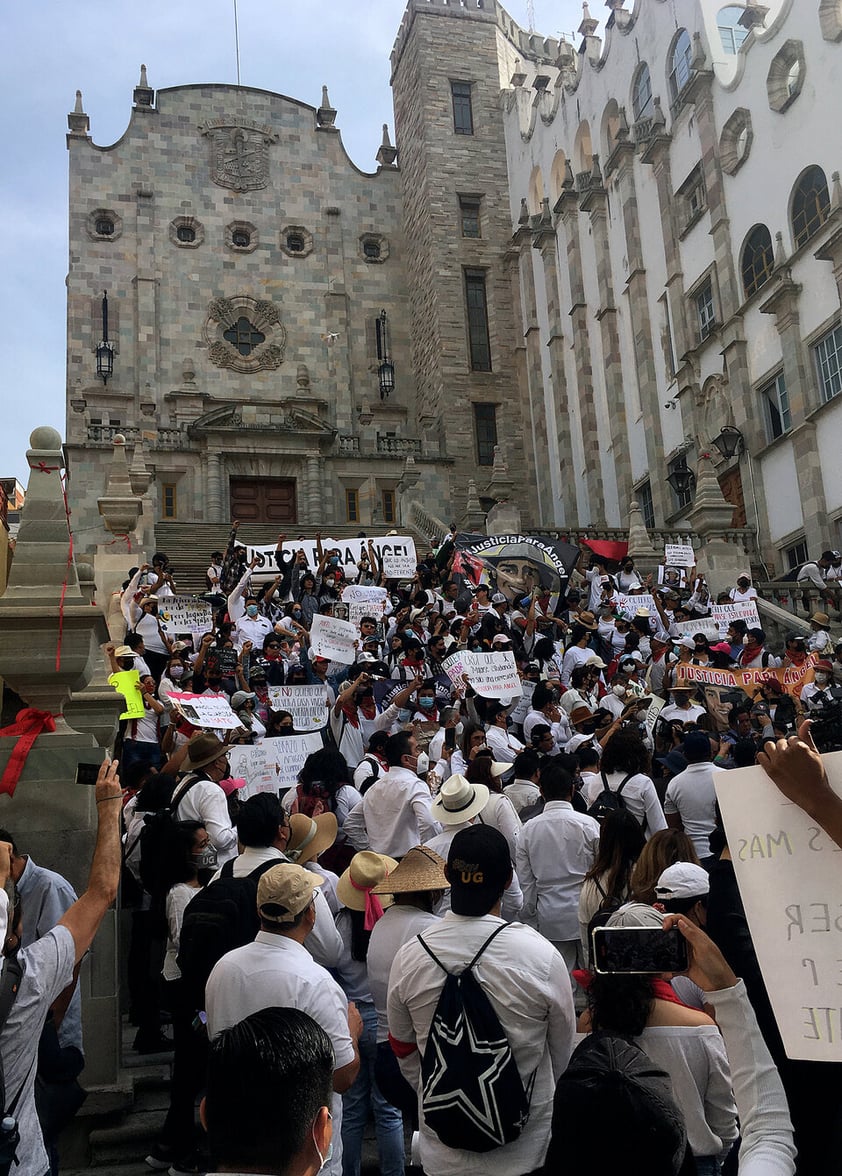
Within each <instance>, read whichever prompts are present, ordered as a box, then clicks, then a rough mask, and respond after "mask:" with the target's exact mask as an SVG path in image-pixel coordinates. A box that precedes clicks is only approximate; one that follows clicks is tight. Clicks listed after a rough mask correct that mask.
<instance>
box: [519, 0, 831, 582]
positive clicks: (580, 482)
mask: <svg viewBox="0 0 842 1176" xmlns="http://www.w3.org/2000/svg"><path fill="white" fill-rule="evenodd" d="M608 8H609V9H610V13H609V16H608V19H607V21H606V25H605V29H604V37H601V36H599V35H597V27H598V25H597V21H596V20H594V19H592V18H591V16H590V14H589V12H588V10H587V5H586V6H585V13H584V19H583V21H582V24H581V26H580V29H579V36H580V41H579V42H578V44H576V45H572V44H571V45H562V46H561V47H560V51H559V53H558V56H557V58H556V60H555V61H554V62H552V64H551V65H549V66H548V65H547V64H546V63H542V64H541V65H540V66H537V67H536V66H535V65H534V64H533V63H532V62H530V61H529V60H528V59H527V58H526V57H524V58H523V59H522V61H521V62H520V63H519V65H518V68H517V70H516V72H515V73H513V75H512V76H511V77H510V78H509V79H508V85H507V86H506V87H505V88H504V91H503V94H502V103H503V107H504V111H505V114H504V123H505V131H506V141H507V155H508V173H509V183H510V198H511V203H510V211H511V217H512V222H513V237H512V243H513V247H514V248H515V249H516V250H517V252H518V269H519V287H518V294H519V298H520V314H521V321H522V332H523V335H524V338H525V340H526V347H527V362H526V365H525V373H526V386H525V388H524V389H523V396H524V399H526V400H527V402H528V404H529V406H530V410H531V417H532V432H533V438H534V446H535V464H536V468H537V471H538V496H539V509H540V518H541V522H542V523H543V525H545V526H567V527H575V526H587V525H588V524H589V523H591V524H598V523H599V522H601V521H603V520H604V521H605V522H607V523H608V525H610V526H618V525H623V523H624V522H625V519H626V517H627V511H628V504H629V501H630V500H631V499H632V498H636V499H638V501H639V502H640V503H641V506H642V508H643V514H644V518H645V520H646V521H647V522H648V524H649V525H650V526H658V527H677V528H681V527H684V528H685V529H686V528H687V522H686V520H687V518H688V516H689V514H690V511H691V508H692V474H693V473H694V470H695V468H696V467H697V465H698V462H699V459H700V457H701V455H702V454H704V453H708V452H709V453H711V454H712V456H713V457H714V459H715V461H716V465H717V474H718V477H719V481H720V485H721V488H722V490H723V493H724V494H725V496H726V498H728V499H729V501H731V502H732V503H733V504H734V508H735V509H734V520H733V525H734V526H739V525H744V524H747V525H748V526H750V527H753V528H754V529H756V532H757V535H758V540H759V552H758V554H759V555H760V556H761V558H762V559H764V560H765V562H766V564H767V566H768V568H769V569H774V571H776V572H777V573H781V572H784V571H786V570H787V568H789V567H792V566H794V565H795V564H797V563H799V562H801V561H802V560H803V559H805V558H806V555H807V553H809V554H810V555H811V556H815V555H816V554H817V553H818V552H819V551H820V550H822V548H825V547H828V546H830V547H836V546H840V545H842V473H840V465H839V462H838V460H837V459H836V458H835V454H836V453H837V452H838V449H839V445H840V442H842V396H840V395H839V394H840V392H842V326H841V325H840V279H842V191H840V184H839V174H838V170H837V169H838V168H839V167H840V163H842V125H840V122H839V119H838V118H836V116H835V108H836V101H835V94H836V92H837V90H838V78H839V73H840V67H842V8H840V5H839V3H838V2H837V0H822V2H821V3H819V4H814V5H803V4H799V3H795V2H794V0H769V5H768V7H762V8H761V7H760V6H759V5H754V4H746V5H742V4H740V5H725V6H718V5H713V4H703V3H700V2H699V0H674V2H673V3H672V4H670V5H666V4H664V3H663V2H662V0H636V3H634V4H633V5H632V4H629V7H628V8H627V7H625V5H624V2H623V0H611V2H610V3H609V4H608ZM546 44H547V47H548V49H549V47H550V43H546ZM545 56H549V52H547V53H546V54H545ZM723 427H726V433H725V436H724V438H723V433H722V430H723ZM734 430H738V434H739V435H737V433H735V432H734ZM729 433H730V436H729ZM717 439H718V440H719V441H720V445H719V446H716V445H715V442H716V440H717ZM723 448H724V450H725V453H724V454H723V453H722V452H721V450H722V449H723ZM729 451H730V452H729ZM687 470H689V474H690V476H688V474H687V473H686V472H685V471H687ZM672 475H676V476H674V477H672V479H671V481H669V480H668V478H669V477H670V476H672ZM688 483H689V485H688ZM773 574H774V573H773Z"/></svg>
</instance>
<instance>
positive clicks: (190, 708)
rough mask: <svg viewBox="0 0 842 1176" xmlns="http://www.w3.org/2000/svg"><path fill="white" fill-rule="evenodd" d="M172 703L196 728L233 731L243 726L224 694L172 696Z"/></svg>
mask: <svg viewBox="0 0 842 1176" xmlns="http://www.w3.org/2000/svg"><path fill="white" fill-rule="evenodd" d="M170 701H171V702H172V704H173V706H174V707H175V708H176V710H177V711H179V712H180V713H181V714H183V715H184V717H185V719H187V721H188V723H192V724H193V726H194V727H205V728H207V729H208V730H221V731H233V730H235V728H237V727H241V726H242V723H241V722H240V720H239V719H238V718H237V716H236V715H235V714H234V712H233V711H232V710H231V703H230V702H229V701H228V699H227V697H226V695H224V694H188V693H178V694H171V695H170Z"/></svg>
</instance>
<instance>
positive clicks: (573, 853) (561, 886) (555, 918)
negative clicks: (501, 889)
mask: <svg viewBox="0 0 842 1176" xmlns="http://www.w3.org/2000/svg"><path fill="white" fill-rule="evenodd" d="M598 848H599V824H598V822H597V821H595V820H594V819H593V817H589V816H587V815H586V814H585V813H577V812H576V810H575V809H574V808H573V805H572V804H570V802H569V801H566V800H550V801H548V802H547V803H546V804H545V805H544V811H543V812H542V813H539V815H538V816H537V817H533V818H532V820H531V821H527V822H526V824H525V825H524V826H523V829H522V831H521V835H520V838H519V840H518V847H517V872H518V877H519V878H520V882H521V886H522V887H523V911H522V912H521V917H522V919H523V921H524V922H525V923H528V924H529V925H530V926H531V927H534V928H535V930H536V931H540V932H541V934H542V935H544V936H546V938H547V939H549V940H551V941H552V942H554V943H566V942H570V941H571V940H574V939H578V938H579V892H580V891H581V889H582V882H583V881H584V878H585V874H587V872H588V870H590V869H591V867H592V866H593V864H594V860H595V859H596V853H597V849H598Z"/></svg>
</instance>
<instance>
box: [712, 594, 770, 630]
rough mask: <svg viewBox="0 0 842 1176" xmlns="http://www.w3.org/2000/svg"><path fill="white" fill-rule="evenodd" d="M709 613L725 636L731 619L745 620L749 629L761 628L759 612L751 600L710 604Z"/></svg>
mask: <svg viewBox="0 0 842 1176" xmlns="http://www.w3.org/2000/svg"><path fill="white" fill-rule="evenodd" d="M710 615H711V616H712V617H713V619H714V620H715V621H716V622H717V623H718V625H719V631H720V633H721V634H722V635H723V637H724V636H725V634H726V632H727V631H728V626H729V625H730V624H731V622H732V621H745V623H746V627H747V628H749V629H761V628H762V627H763V626H762V625H761V624H760V614H759V613H758V611H757V605H756V604H755V603H754V601H753V600H747V601H746V602H745V603H744V604H712V605H711V606H710Z"/></svg>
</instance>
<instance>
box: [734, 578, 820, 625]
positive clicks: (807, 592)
mask: <svg viewBox="0 0 842 1176" xmlns="http://www.w3.org/2000/svg"><path fill="white" fill-rule="evenodd" d="M754 586H755V588H756V589H757V591H758V592H759V594H760V595H761V596H762V597H763V598H764V600H769V601H771V603H772V604H776V605H777V606H778V607H779V608H782V609H784V610H785V611H786V612H788V613H790V614H791V615H792V616H793V617H798V618H802V617H803V618H804V619H805V620H806V618H807V617H811V616H812V615H813V613H814V612H821V613H826V614H827V615H828V616H829V617H830V619H831V621H834V620H836V621H838V620H839V616H840V590H839V589H838V588H834V587H832V586H831V585H828V587H827V588H817V587H816V585H815V584H811V583H810V581H809V580H802V581H801V582H800V583H796V581H795V580H770V581H768V582H766V583H760V584H758V583H757V582H755V585H754Z"/></svg>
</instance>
